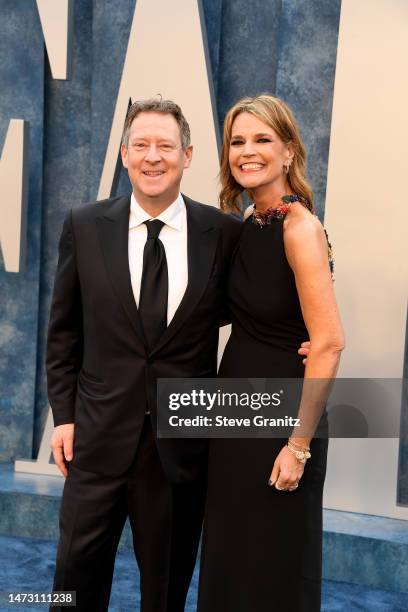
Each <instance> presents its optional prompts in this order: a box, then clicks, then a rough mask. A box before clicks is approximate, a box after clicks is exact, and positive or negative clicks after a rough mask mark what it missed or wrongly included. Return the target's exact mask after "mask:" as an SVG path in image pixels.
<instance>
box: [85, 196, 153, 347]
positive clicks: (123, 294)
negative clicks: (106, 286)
mask: <svg viewBox="0 0 408 612" xmlns="http://www.w3.org/2000/svg"><path fill="white" fill-rule="evenodd" d="M129 212H130V196H125V197H123V198H119V199H117V200H115V201H114V202H113V203H112V204H111V206H110V208H109V209H108V210H107V211H104V212H103V213H101V214H100V216H98V217H97V218H96V223H97V228H98V234H99V238H100V243H101V247H102V251H103V255H104V259H105V265H106V268H107V271H108V275H109V278H110V281H111V283H112V285H113V288H114V291H115V293H116V296H117V298H118V299H119V302H120V303H121V304H122V306H123V308H124V310H125V312H126V314H127V316H128V318H129V322H130V324H131V325H132V327H133V329H134V331H135V332H136V334H137V336H138V337H139V340H140V341H141V342H142V343H143V344H144V345H146V342H145V339H144V335H143V329H142V325H141V321H140V316H139V312H138V309H137V306H136V302H135V299H134V296H133V290H132V283H131V280H130V271H129V255H128V241H129Z"/></svg>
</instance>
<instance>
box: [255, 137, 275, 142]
mask: <svg viewBox="0 0 408 612" xmlns="http://www.w3.org/2000/svg"><path fill="white" fill-rule="evenodd" d="M258 142H272V140H270V139H269V138H258Z"/></svg>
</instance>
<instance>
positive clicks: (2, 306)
mask: <svg viewBox="0 0 408 612" xmlns="http://www.w3.org/2000/svg"><path fill="white" fill-rule="evenodd" d="M202 5H203V13H204V18H205V26H206V29H207V38H208V45H209V52H210V60H211V66H212V74H213V81H214V90H215V94H216V104H217V110H218V118H219V121H220V128H221V127H222V121H223V118H224V116H225V113H226V110H227V109H228V108H229V106H230V105H231V104H232V103H233V102H235V101H236V100H237V99H238V98H239V97H241V96H243V95H248V94H255V93H260V92H264V91H268V92H271V93H274V94H275V95H278V96H280V97H282V98H283V99H284V100H285V101H286V102H287V103H288V104H289V105H290V106H291V108H292V109H293V110H294V112H295V114H296V116H297V118H298V120H299V123H300V126H301V130H302V133H303V137H304V140H305V143H306V146H307V149H308V152H309V178H310V180H311V183H312V185H313V187H314V190H315V195H316V207H317V212H318V214H319V216H320V217H321V218H322V216H323V213H324V201H325V186H326V175H327V160H328V151H329V137H330V120H331V109H332V99H333V85H334V75H335V64H336V52H337V36H338V27H339V17H340V8H341V2H340V0H312V1H311V0H296V2H294V1H293V0H252V1H251V2H248V0H202ZM134 8H135V0H115V2H112V1H110V0H93V1H92V0H76V2H75V10H74V31H73V57H72V72H71V78H70V80H69V81H56V80H53V79H52V77H51V73H50V68H49V63H48V59H47V57H46V55H45V51H44V41H43V37H42V32H41V26H40V21H39V16H38V13H37V8H36V3H35V2H34V1H32V2H28V1H27V0H0V11H1V19H0V88H1V96H0V147H2V146H3V142H4V137H5V133H6V129H7V126H8V122H9V120H10V119H11V118H22V119H26V120H27V121H29V123H30V181H29V207H28V232H29V244H28V247H29V248H28V263H27V268H26V271H25V272H22V273H20V274H18V275H16V274H6V273H5V272H4V269H3V266H2V262H0V350H1V353H0V386H1V396H0V407H1V412H0V461H10V460H13V459H14V458H16V457H25V458H27V457H30V456H31V455H32V454H36V452H37V450H38V445H39V441H40V438H41V435H42V429H43V425H44V419H45V417H46V412H47V395H46V380H45V369H44V350H45V339H46V328H47V322H48V313H49V305H50V297H51V291H52V283H53V275H54V271H55V266H56V258H57V242H58V237H59V234H60V231H61V226H62V220H63V217H64V215H65V212H66V211H67V210H69V209H70V208H71V207H76V206H81V204H82V203H84V202H86V201H89V200H94V199H95V198H96V193H97V189H98V184H99V180H100V175H101V171H102V165H103V160H104V156H105V152H106V147H107V143H108V137H109V133H110V128H111V122H112V117H113V111H114V106H115V103H116V96H117V92H118V88H119V83H120V77H121V72H122V67H123V62H124V57H125V53H126V48H127V42H128V36H129V32H130V27H131V22H132V17H133V12H134ZM153 40H154V35H153ZM95 58H97V61H94V59H95ZM186 78H188V75H187V77H186ZM192 136H193V141H194V134H193V135H192ZM128 185H129V184H128V181H127V177H126V176H124V175H122V177H121V180H120V183H119V187H118V192H124V191H128V190H129V187H128ZM407 429H408V426H407ZM407 451H408V449H407ZM400 471H401V477H400V485H401V487H400V488H401V490H400V496H401V495H402V498H404V496H405V500H406V501H407V502H408V481H407V477H405V478H404V474H407V473H408V452H405V454H404V455H403V456H401V470H400Z"/></svg>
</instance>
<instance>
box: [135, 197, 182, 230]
mask: <svg viewBox="0 0 408 612" xmlns="http://www.w3.org/2000/svg"><path fill="white" fill-rule="evenodd" d="M185 207H186V205H185V204H184V200H183V197H182V195H181V193H179V194H178V196H177V198H176V200H175V201H174V202H173V203H172V204H170V206H168V207H167V208H166V210H164V211H163V212H162V213H161V214H160V215H159V216H158V217H155V219H160V221H163V223H165V225H168V226H169V227H172V228H173V229H175V230H178V231H181V230H182V229H183V212H184V210H185ZM149 219H152V217H151V216H150V215H149V213H147V212H146V211H145V210H144V209H143V208H142V207H141V206H140V204H138V202H137V200H136V198H135V196H134V194H133V193H132V195H131V196H130V217H129V229H132V228H134V227H138V226H139V225H141V224H142V223H144V222H145V221H148V220H149Z"/></svg>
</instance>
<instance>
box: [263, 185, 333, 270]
mask: <svg viewBox="0 0 408 612" xmlns="http://www.w3.org/2000/svg"><path fill="white" fill-rule="evenodd" d="M281 200H282V204H280V205H279V206H278V207H277V208H268V209H267V210H265V212H259V211H257V210H256V206H255V204H254V210H253V213H252V223H254V224H255V225H257V226H258V227H259V228H262V227H264V226H265V225H271V223H273V221H274V220H275V219H284V218H285V217H286V215H287V213H288V210H289V208H290V207H291V206H292V204H293V202H300V204H302V205H303V206H304V207H305V208H307V209H308V210H309V211H310V212H311V213H312V215H315V213H314V212H313V209H312V206H311V205H310V202H309V201H308V200H306V198H304V197H303V196H301V195H299V194H298V193H294V194H292V195H284V196H282V198H281ZM315 216H316V215H315ZM323 230H324V233H325V236H326V240H327V256H328V260H329V268H330V274H331V277H332V280H334V257H333V249H332V245H331V244H330V242H329V236H328V234H327V232H326V230H325V229H324V228H323Z"/></svg>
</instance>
